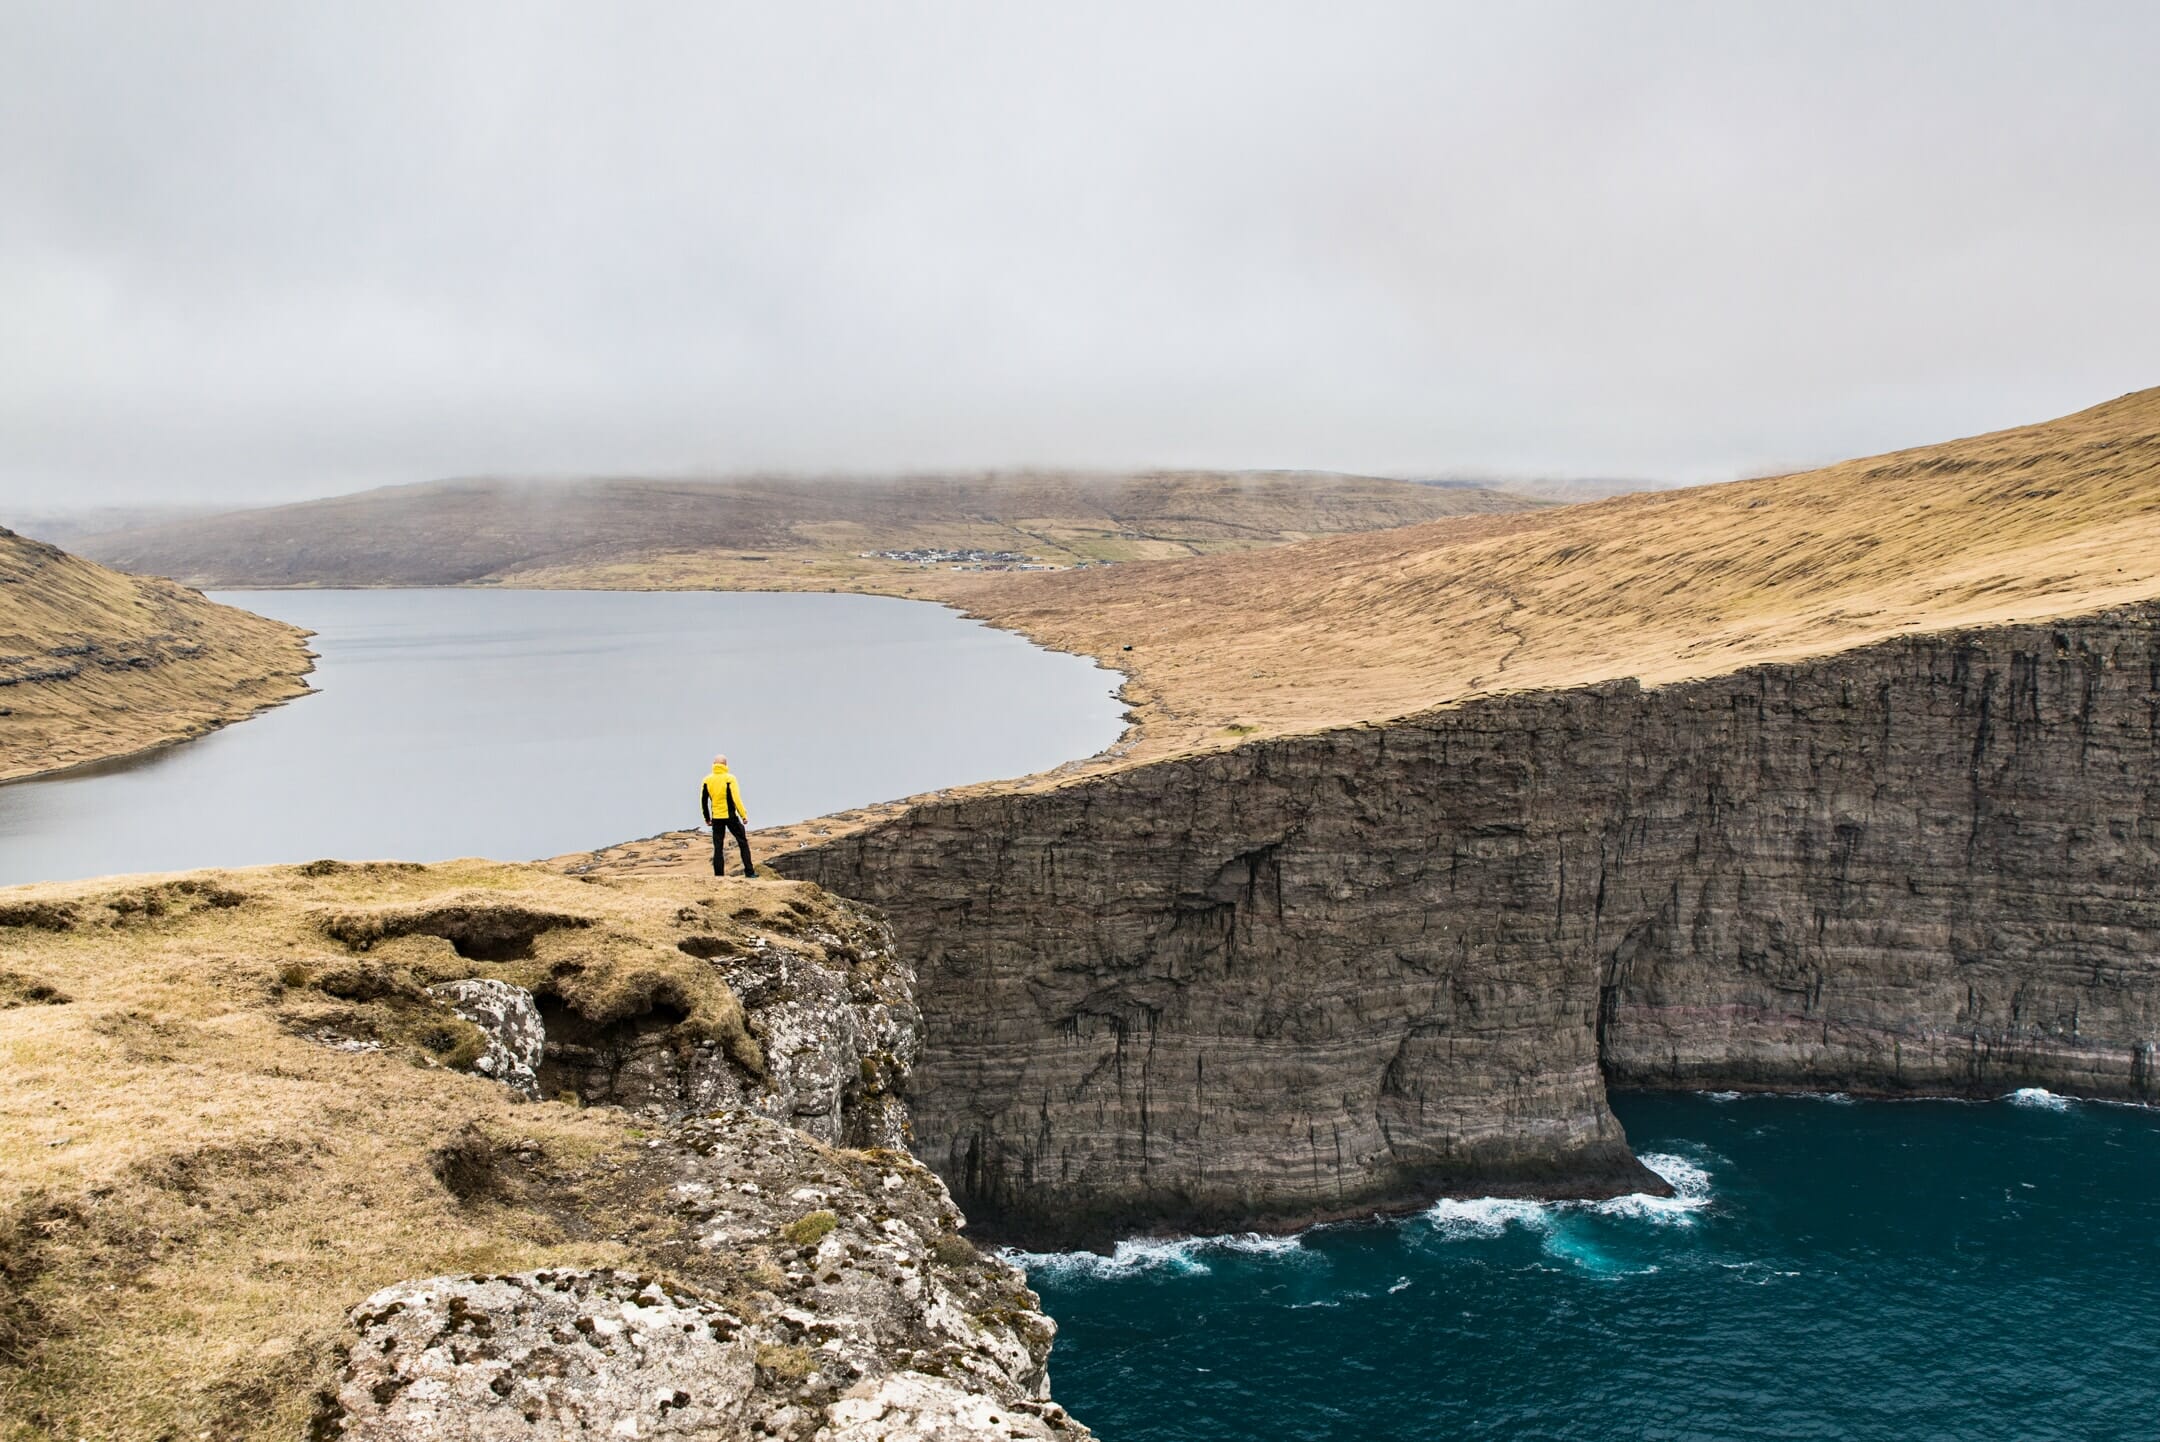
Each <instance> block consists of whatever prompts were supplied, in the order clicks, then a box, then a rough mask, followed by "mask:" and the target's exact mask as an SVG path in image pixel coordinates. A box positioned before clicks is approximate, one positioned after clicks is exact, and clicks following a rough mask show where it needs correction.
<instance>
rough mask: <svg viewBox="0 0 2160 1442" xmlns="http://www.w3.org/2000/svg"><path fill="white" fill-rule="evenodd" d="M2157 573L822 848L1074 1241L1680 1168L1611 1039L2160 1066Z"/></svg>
mask: <svg viewBox="0 0 2160 1442" xmlns="http://www.w3.org/2000/svg"><path fill="white" fill-rule="evenodd" d="M2156 717H2160V606H2156V605H2152V604H2145V605H2138V606H2133V607H2126V608H2121V609H2116V610H2110V611H2106V612H2103V613H2099V614H2095V615H2090V616H2085V617H2081V618H2076V619H2071V620H2065V621H2061V622H2058V623H2053V624H2045V625H2029V626H2009V627H1996V628H1987V629H1981V630H1971V631H1962V632H1951V633H1944V634H1938V635H1926V636H1914V637H1910V638H1904V639H1899V640H1896V641H1891V642H1887V643H1883V644H1879V645H1874V646H1869V647H1867V648H1864V649H1860V650H1855V651H1850V652H1846V653H1843V654H1839V655H1835V656H1830V657H1826V658H1822V659H1817V660H1809V661H1805V662H1797V663H1793V664H1786V665H1766V666H1758V667H1753V668H1750V669H1748V670H1744V671H1740V672H1736V673H1734V674H1731V675H1727V676H1721V677H1717V678H1713V679H1709V680H1703V681H1696V682H1689V683H1685V684H1677V685H1671V686H1666V687H1661V688H1657V689H1653V690H1644V689H1642V688H1640V687H1638V686H1636V685H1634V684H1633V683H1619V684H1610V685H1602V686H1596V687H1589V688H1583V689H1575V690H1564V691H1550V692H1532V693H1524V694H1518V695H1509V696H1502V697H1496V698H1491V699H1487V700H1482V701H1476V702H1471V703H1466V704H1463V705H1460V706H1457V707H1453V708H1450V709H1446V710H1442V711H1437V712H1433V713H1429V714H1426V715H1423V716H1419V717H1416V718H1412V719H1410V720H1406V721H1402V722H1399V723H1393V724H1389V725H1384V726H1383V725H1374V726H1364V727H1353V728H1347V729H1342V730H1336V731H1329V732H1325V733H1321V734H1317V735H1311V736H1302V737H1292V738H1287V739H1279V740H1268V741H1263V742H1256V743H1254V744H1250V745H1247V746H1244V747H1241V748H1238V749H1236V750H1232V751H1225V752H1221V753H1217V754H1210V755H1205V756H1199V757H1188V758H1182V759H1177V760H1171V761H1165V762H1161V763H1156V764H1152V765H1147V766H1140V767H1135V768H1131V769H1127V770H1124V771H1120V772H1117V773H1115V774H1112V775H1110V776H1107V777H1103V778H1099V779H1093V780H1088V781H1084V782H1078V783H1074V784H1071V785H1068V786H1065V787H1062V788H1059V789H1055V790H1049V791H1044V792H1037V793H1033V794H1013V795H1004V796H992V797H981V798H973V799H962V800H955V801H951V802H943V803H933V804H929V805H925V806H921V807H918V808H916V809H914V810H913V811H911V812H909V813H908V814H907V815H905V816H904V817H902V818H900V819H898V820H896V821H892V822H889V823H886V824H883V825H880V826H877V827H874V828H872V829H870V830H867V831H865V832H862V833H860V834H857V835H853V836H848V837H844V838H840V839H836V840H833V841H831V842H829V843H825V844H823V845H819V846H816V847H813V848H811V849H809V850H806V851H803V852H798V853H796V854H794V855H792V856H788V857H785V858H783V859H781V860H780V861H779V862H778V866H779V867H780V868H781V869H784V870H785V871H787V872H788V873H789V874H792V875H796V876H801V877H806V878H810V879H814V880H817V881H819V882H821V883H822V884H824V885H825V886H827V887H829V888H831V889H832V890H834V891H837V892H839V893H841V894H844V895H848V896H853V897H859V898H861V899H863V900H866V901H869V902H871V903H873V904H875V905H877V906H878V907H880V908H882V910H883V911H884V912H885V914H886V915H887V916H888V917H890V919H891V921H892V923H893V925H894V927H895V930H896V932H897V934H898V937H899V940H900V945H901V947H902V949H903V950H904V951H905V952H906V953H907V954H908V955H909V956H910V957H911V959H913V960H914V961H915V962H916V963H917V965H918V967H919V968H920V973H921V979H920V984H919V986H918V990H917V996H918V1000H919V1002H920V1004H921V1006H922V1008H923V1011H924V1014H925V1019H926V1042H925V1048H924V1058H923V1062H922V1064H921V1065H920V1067H919V1068H918V1070H917V1072H916V1074H915V1078H914V1082H913V1089H912V1093H911V1110H912V1115H913V1117H914V1123H915V1127H916V1136H917V1150H918V1152H919V1153H920V1154H921V1155H923V1156H924V1157H926V1158H927V1159H928V1160H929V1161H930V1162H931V1164H932V1165H934V1166H935V1167H936V1168H937V1169H938V1171H939V1172H940V1173H941V1174H942V1175H943V1176H944V1177H945V1178H946V1180H947V1181H948V1183H949V1184H950V1185H951V1186H952V1187H953V1189H954V1191H955V1193H956V1195H957V1196H958V1197H959V1199H960V1202H961V1204H962V1205H963V1206H964V1207H966V1208H967V1210H968V1212H969V1214H970V1215H971V1216H972V1217H974V1218H975V1220H976V1221H977V1222H978V1223H979V1224H984V1225H987V1226H989V1227H991V1228H993V1229H994V1230H995V1231H997V1232H999V1233H1001V1234H1003V1235H1006V1236H1010V1237H1015V1238H1020V1239H1024V1240H1027V1241H1030V1242H1033V1243H1038V1244H1041V1243H1068V1242H1074V1241H1083V1242H1091V1241H1097V1240H1100V1239H1102V1238H1104V1237H1107V1236H1109V1235H1113V1234H1116V1233H1118V1232H1125V1231H1131V1230H1135V1229H1141V1228H1149V1227H1160V1228H1176V1229H1186V1228H1200V1229H1219V1228H1223V1227H1247V1226H1252V1225H1254V1224H1256V1223H1261V1224H1266V1223H1276V1224H1283V1225H1288V1224H1294V1223H1296V1222H1300V1221H1305V1220H1310V1219H1313V1218H1317V1217H1323V1216H1328V1215H1334V1214H1339V1213H1345V1212H1355V1211H1360V1210H1368V1209H1371V1208H1373V1207H1376V1206H1391V1205H1403V1204H1408V1203H1413V1202H1416V1201H1419V1200H1421V1199H1423V1198H1426V1197H1429V1196H1431V1195H1433V1194H1435V1193H1438V1192H1445V1191H1480V1192H1507V1191H1520V1192H1546V1193H1568V1194H1576V1195H1598V1194H1602V1193H1609V1192H1611V1191H1614V1190H1616V1189H1623V1188H1628V1187H1632V1186H1635V1185H1637V1184H1638V1183H1639V1181H1640V1179H1641V1178H1642V1177H1643V1175H1644V1174H1643V1173H1642V1171H1641V1169H1640V1168H1639V1167H1638V1166H1637V1164H1636V1163H1635V1162H1634V1159H1633V1158H1632V1156H1631V1155H1630V1154H1629V1152H1628V1150H1627V1147H1626V1144H1625V1140H1624V1138H1623V1137H1622V1135H1621V1131H1620V1128H1619V1126H1618V1125H1617V1123H1616V1122H1615V1121H1614V1118H1613V1116H1612V1114H1611V1111H1610V1110H1609V1108H1608V1107H1607V1105H1606V1100H1605V1088H1606V1086H1607V1085H1608V1083H1617V1084H1622V1085H1629V1086H1650V1087H1791V1088H1822V1089H1839V1090H1849V1091H1858V1092H1871V1093H1885V1094H1892V1095H1917V1094H1952V1095H1991V1094H1997V1093H2000V1092H2003V1091H2007V1090H2009V1089H2012V1088H2015V1087H2019V1086H2045V1087H2049V1088H2052V1089H2054V1090H2057V1091H2062V1092H2067V1093H2073V1094H2077V1095H2084V1096H2099V1097H2115V1098H2125V1099H2138V1100H2151V1099H2154V1098H2155V1097H2156V1095H2160V1077H2156V1075H2155V1068H2154V1058H2155V1045H2156V1041H2160V849H2156V836H2160V749H2156V748H2160V720H2156Z"/></svg>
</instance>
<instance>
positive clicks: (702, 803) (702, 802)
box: [697, 781, 712, 826]
mask: <svg viewBox="0 0 2160 1442" xmlns="http://www.w3.org/2000/svg"><path fill="white" fill-rule="evenodd" d="M697 806H698V814H699V815H701V816H703V817H704V818H705V824H706V825H707V826H710V825H712V788H711V787H709V786H707V785H706V784H705V783H704V782H702V781H700V782H699V783H698V789H697Z"/></svg>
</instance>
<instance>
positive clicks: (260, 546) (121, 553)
mask: <svg viewBox="0 0 2160 1442" xmlns="http://www.w3.org/2000/svg"><path fill="white" fill-rule="evenodd" d="M1535 504H1536V503H1535V502H1532V501H1529V500H1527V499H1524V498H1522V497H1517V496H1506V495H1502V494H1500V493H1499V492H1496V491H1492V490H1486V489H1481V488H1478V487H1469V486H1463V487H1434V486H1421V485H1417V484H1414V483H1411V482H1408V481H1393V480H1385V479H1380V478H1377V477H1370V476H1344V475H1333V474H1323V473H1312V472H1275V471H1269V472H1200V471H1165V472H1152V473H1147V474H1138V475H1096V474H1087V473H1077V472H1055V473H1053V472H1041V473H1035V472H1011V473H983V474H975V475H962V476H902V477H894V478H888V479H864V478H860V477H829V478H818V477H747V478H736V479H730V480H709V481H700V480H654V479H637V478H629V479H603V480H589V481H514V480H475V481H440V482H430V483H427V484H424V485H416V486H397V487H391V488H387V489H383V490H375V491H366V492H362V493H360V494H358V495H351V496H339V497H335V498H332V499H329V500H321V501H308V502H303V503H301V504H298V505H289V506H277V507H272V508H269V509H264V510H252V511H237V512H232V513H230V514H227V515H220V516H208V517H197V518H191V519H185V520H178V521H173V522H170V523H166V524H160V525H155V526H150V527H145V528H141V529H137V530H131V531H120V532H112V533H108V534H104V535H98V536H91V537H86V538H85V539H84V540H83V542H82V549H83V552H84V554H86V555H90V556H94V557H96V558H98V559H99V560H102V561H106V562H108V563H110V564H113V565H119V566H125V567H126V568H128V569H129V570H134V571H144V572H150V573H153V574H156V575H164V576H173V577H177V578H179V579H182V580H186V581H189V582H191V583H193V584H201V585H259V586H374V585H394V586H456V585H471V584H476V583H496V584H509V585H525V586H595V585H598V586H629V587H643V586H662V587H715V586H717V587H734V588H741V589H815V590H824V589H828V588H832V587H839V588H842V589H867V590H896V589H905V587H906V586H907V585H908V584H910V583H911V582H912V581H913V580H914V578H916V577H917V576H919V575H920V574H921V568H920V567H919V566H917V565H914V564H911V563H908V562H905V561H895V560H890V559H884V558H879V557H875V556H868V557H866V556H865V555H864V554H863V553H864V552H874V551H885V550H893V551H905V550H915V549H925V548H927V549H936V550H945V551H962V550H978V551H989V552H1011V553H1014V554H1017V555H1024V556H1028V557H1031V558H1034V559H1035V560H1036V561H1039V562H1041V563H1044V564H1050V565H1060V566H1070V565H1075V564H1077V563H1079V562H1083V561H1131V560H1154V559H1161V558H1164V557H1172V556H1189V555H1197V554H1208V553H1213V552H1219V551H1226V550H1243V549H1250V548H1253V547H1256V546H1268V545H1276V544H1279V543H1281V542H1284V541H1292V540H1299V539H1304V538H1306V537H1310V536H1315V535H1327V534H1335V533H1339V532H1346V531H1363V530H1371V529H1374V528H1376V527H1384V526H1400V525H1406V524H1410V523H1413V522H1417V521H1426V520H1431V519H1433V518H1434V517H1437V516H1451V515H1461V514H1468V513H1483V512H1509V511H1517V510H1523V509H1526V508H1529V507H1531V506H1533V505H1535Z"/></svg>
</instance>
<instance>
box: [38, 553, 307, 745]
mask: <svg viewBox="0 0 2160 1442" xmlns="http://www.w3.org/2000/svg"><path fill="white" fill-rule="evenodd" d="M306 641H307V633H306V632H304V631H301V630H299V629H298V628H296V627H292V626H288V625H286V624H284V623H283V622H281V621H272V620H268V619H266V618H264V617H261V616H257V615H253V614H251V613H249V612H247V611H241V610H237V609H235V608H234V607H231V606H221V605H219V604H218V603H216V602H215V601H211V600H209V599H208V598H206V597H204V596H203V595H202V594H200V593H199V592H196V591H191V590H189V589H187V588H186V587H184V586H177V585H174V584H173V583H172V582H170V581H164V580H159V579H155V578H152V577H144V576H129V575H123V574H121V573H119V572H117V571H111V570H107V569H106V568H105V567H103V566H99V565H94V564H92V563H91V562H89V561H85V560H83V559H82V558H81V557H79V556H72V555H69V554H68V553H67V552H65V551H62V550H60V549H59V548H57V547H55V546H50V545H47V544H45V543H44V542H42V541H33V540H30V539H29V538H27V537H24V536H18V535H16V534H15V533H14V532H13V531H8V530H0V781H6V780H14V779H17V778H19V777H23V776H31V775H36V774H38V773H39V772H44V771H54V770H60V769H63V768H65V767H69V766H78V765H82V764H83V763H85V762H90V761H98V760H103V759H105V758H108V757H113V756H124V755H127V754H129V753H131V752H135V751H141V750H145V749H147V748H149V747H152V746H158V745H162V744H164V743H166V742H170V741H178V740H183V739H185V738H187V737H190V736H198V735H200V734H202V733H203V732H205V731H209V730H212V729H214V728H216V727H218V726H222V725H225V724H226V723H228V722H231V721H238V720H241V719H243V718H245V717H248V716H252V715H253V714H255V713H256V712H257V711H260V710H261V709H263V708H264V707H265V706H270V705H274V704H275V703H277V702H279V701H284V700H288V699H290V698H292V697H294V696H298V695H300V694H302V693H303V692H305V691H306V690H307V685H306V683H305V682H304V681H302V680H301V677H302V676H303V675H305V674H306V672H307V670H308V667H309V664H310V658H309V655H308V651H307V644H306Z"/></svg>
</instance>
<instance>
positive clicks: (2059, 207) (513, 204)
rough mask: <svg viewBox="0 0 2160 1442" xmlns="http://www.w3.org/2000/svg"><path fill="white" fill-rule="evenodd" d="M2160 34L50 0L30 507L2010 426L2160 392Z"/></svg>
mask: <svg viewBox="0 0 2160 1442" xmlns="http://www.w3.org/2000/svg"><path fill="white" fill-rule="evenodd" d="M2156 57H2160V7H2156V6H2152V5H2149V4H2142V3H2128V4H2120V5H2102V4H2079V3H2045V4H2042V3H2034V4H2029V5H2000V4H1982V3H1973V0H1948V3H1940V4H1918V3H1915V4H1873V3H1871V4H1854V5H1834V4H1824V3H1819V0H1810V3H1798V0H1795V3H1791V4H1787V5H1781V6H1776V7H1772V6H1768V5H1750V4H1742V3H1734V0H1715V3H1704V4H1699V5H1693V4H1690V5H1647V4H1641V3H1633V4H1627V5H1615V4H1605V3H1590V4H1580V5H1564V4H1551V5H1530V4H1513V3H1511V4H1505V5H1499V4H1491V3H1484V4H1478V5H1459V6H1458V5H1442V4H1433V3H1407V0H1406V3H1402V4H1393V5H1360V4H1350V3H1343V0H1328V3H1325V4H1318V3H1316V4H1312V5H1308V6H1285V5H1262V4H1253V3H1222V4H1211V5H1190V4H1171V3H1163V0H1148V3H1144V4H1135V5H1130V6H1128V5H1121V4H1106V3H1102V0H1087V3H1084V4H1081V3H1075V4H1062V5H1048V4H1026V3H1021V4H1015V3H1006V0H996V3H984V4H979V5H976V4H953V5H930V4H924V5H911V4H902V3H876V4H865V5H860V6H842V5H823V4H806V3H795V0H790V3H787V4H780V5H773V4H765V5H757V6H747V5H746V6H727V5H719V4H703V3H685V4H680V5H671V4H650V5H639V4H605V5H602V4H564V5H552V4H541V3H533V0H518V3H511V4H503V5H487V4H476V3H475V4H462V3H441V0H434V3H427V4H419V5H410V6H408V5H400V4H391V3H384V0H366V3H355V4H349V5H346V4H326V3H321V0H308V3H305V4H296V3H290V0H271V3H264V4H237V3H235V4H221V3H204V0H196V3H156V4H142V5H109V4H92V3H82V0H44V3H18V0H0V506H14V507H17V508H34V509H49V508H51V507H54V506H58V505H63V504H66V503H69V502H84V503H91V502H139V501H160V500H173V501H184V500H192V499H197V498H212V499H219V500H226V499H231V500H256V499H274V498H298V497H303V496H309V495H321V494H327V493H331V492H336V491H342V490H351V489H356V488H359V487H363V486H368V485H377V484H384V483H392V482H404V481H415V480H425V479H430V478H434V477H439V476H446V475H470V474H482V473H492V474H505V473H545V474H571V473H583V472H591V471H645V472H654V471H658V472H679V471H693V470H696V471H728V470H736V469H743V468H751V467H782V468H788V469H827V468H843V469H850V470H866V471H876V470H889V469H908V468H930V467H944V466H981V465H1010V464H1024V463H1039V464H1083V465H1101V466H1115V465H1127V464H1171V465H1225V466H1298V467H1306V466H1310V467H1324V468H1332V469H1342V470H1369V471H1378V472H1383V473H1390V474H1437V473H1448V472H1457V473H1461V472H1480V471H1496V472H1505V473H1520V474H1525V475H1532V474H1564V475H1590V476H1612V475H1640V476H1657V477H1666V478H1685V479H1715V478H1722V477H1725V476H1730V475H1733V474H1736V473H1741V472H1749V471H1759V470H1762V469H1765V468H1770V467H1777V466H1782V465H1793V464H1800V463H1809V462H1815V461H1820V460H1828V459H1834V458H1837V457H1841V456H1845V455H1850V454H1856V453H1864V452H1868V451H1873V450H1880V449H1884V448H1888V447H1891V446H1895V445H1899V444H1905V443H1915V442H1924V441H1930V440H1936V439H1943V438H1947V437H1949V436H1952V435H1957V434H1965V433H1970V432H1973V431H1977V430H1985V429H1992V428H1994V427H1997V426H2001V425H2007V424H2013V423H2017V422H2021V421H2025V420H2034V419H2040V418H2042V417H2045V416H2049V415H2054V414H2059V413H2061V412H2064V411H2067V410H2073V409H2077V408H2079V407H2081V406H2083V405H2087V404H2090V403H2093V402H2097V401H2100V400H2103V399H2105V398H2107V397H2110V396H2113V395H2116V394H2119V393H2121V392H2123V391H2126V390H2131V389H2136V388H2139V387H2143V386H2147V385H2153V384H2160V83H2156V82H2155V79H2154V64H2155V60H2156ZM0 519H4V516H0Z"/></svg>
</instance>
